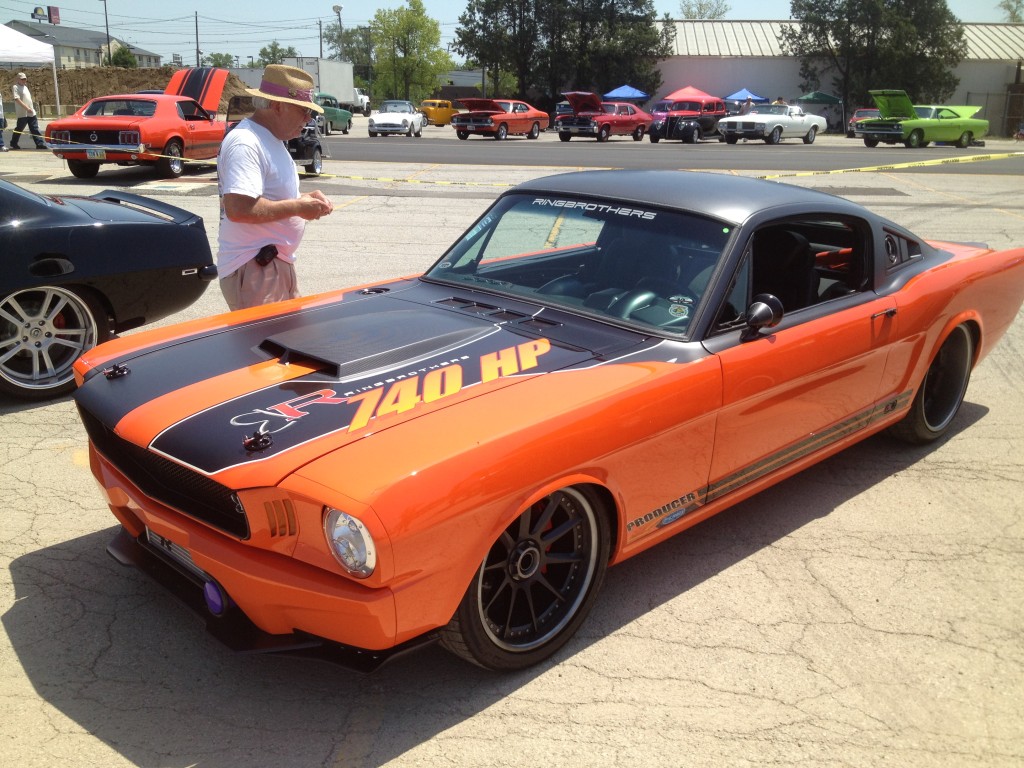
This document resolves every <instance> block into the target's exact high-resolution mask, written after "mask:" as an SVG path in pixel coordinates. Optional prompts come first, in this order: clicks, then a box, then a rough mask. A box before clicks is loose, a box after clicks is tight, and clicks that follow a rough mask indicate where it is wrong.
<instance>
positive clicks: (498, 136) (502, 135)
mask: <svg viewBox="0 0 1024 768" xmlns="http://www.w3.org/2000/svg"><path fill="white" fill-rule="evenodd" d="M506 138H508V126H507V125H506V124H505V123H502V124H501V125H499V126H498V130H496V131H495V132H494V140H495V141H504V140H505V139H506Z"/></svg>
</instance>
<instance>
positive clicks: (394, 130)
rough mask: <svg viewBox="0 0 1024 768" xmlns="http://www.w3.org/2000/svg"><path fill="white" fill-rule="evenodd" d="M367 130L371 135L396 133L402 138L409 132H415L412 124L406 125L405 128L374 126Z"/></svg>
mask: <svg viewBox="0 0 1024 768" xmlns="http://www.w3.org/2000/svg"><path fill="white" fill-rule="evenodd" d="M368 130H369V131H370V132H372V133H398V134H401V135H403V136H404V135H405V134H407V133H409V131H413V132H415V131H416V126H415V125H412V124H410V125H406V126H401V125H374V126H372V127H370V128H369V129H368Z"/></svg>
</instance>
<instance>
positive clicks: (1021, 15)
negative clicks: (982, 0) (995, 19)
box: [996, 0, 1024, 24]
mask: <svg viewBox="0 0 1024 768" xmlns="http://www.w3.org/2000/svg"><path fill="white" fill-rule="evenodd" d="M996 8H998V9H999V10H1001V11H1003V12H1004V13H1005V14H1006V21H1007V22H1009V23H1010V24H1020V23H1022V22H1024V0H1000V3H999V5H997V6H996Z"/></svg>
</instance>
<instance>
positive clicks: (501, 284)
mask: <svg viewBox="0 0 1024 768" xmlns="http://www.w3.org/2000/svg"><path fill="white" fill-rule="evenodd" d="M730 231H731V230H730V228H729V227H728V226H726V225H723V224H722V223H720V222H717V221H714V220H711V219H706V218H702V217H698V216H693V215H690V214H686V213H680V212H673V211H662V210H658V209H654V208H647V207H641V206H632V205H620V204H618V203H616V202H614V201H605V202H600V201H594V200H586V199H574V198H563V197H548V196H543V195H530V194H514V195H508V196H506V197H503V198H502V199H501V200H499V201H498V202H497V203H496V204H495V205H494V207H493V208H491V210H489V211H488V212H487V213H486V214H485V215H484V217H483V218H481V219H480V220H479V221H478V222H477V223H476V225H475V226H474V227H472V228H471V229H470V230H469V231H468V232H467V233H466V234H465V235H463V237H462V238H461V239H460V240H459V241H458V242H457V243H455V245H453V246H452V247H451V248H450V249H449V250H448V252H447V253H446V254H445V255H444V256H443V257H442V258H441V260H440V261H438V262H437V263H436V264H435V265H434V266H433V267H432V268H431V269H430V270H429V271H428V272H427V274H426V277H427V278H428V279H433V280H441V281H444V282H445V283H450V284H457V285H463V286H465V287H467V288H473V289H476V290H490V291H495V292H497V293H502V294H508V295H511V296H515V297H517V298H525V299H527V300H530V301H533V302H536V303H539V304H543V305H546V306H551V307H555V308H561V309H567V310H570V311H574V312H579V313H583V314H587V315H592V316H596V317H598V318H599V319H602V320H611V321H613V322H620V323H626V324H629V325H633V326H642V327H644V329H645V330H650V329H654V330H656V331H658V332H661V333H666V334H671V335H675V334H681V335H685V334H686V333H687V331H688V329H689V324H690V319H691V316H692V313H693V312H694V310H695V309H696V307H697V305H698V304H699V302H700V300H701V298H702V296H703V295H704V291H705V289H706V287H707V284H708V280H709V278H710V275H711V273H712V271H713V269H714V267H715V265H716V264H717V263H718V259H719V257H720V255H721V253H722V249H723V248H724V246H725V243H726V240H727V239H728V237H729V234H730Z"/></svg>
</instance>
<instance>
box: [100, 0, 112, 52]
mask: <svg viewBox="0 0 1024 768" xmlns="http://www.w3.org/2000/svg"><path fill="white" fill-rule="evenodd" d="M100 2H101V3H103V26H105V27H106V28H107V66H108V67H109V66H110V63H111V62H110V59H111V55H110V22H109V21H108V20H107V0H100ZM100 64H103V62H102V61H101V62H100Z"/></svg>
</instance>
